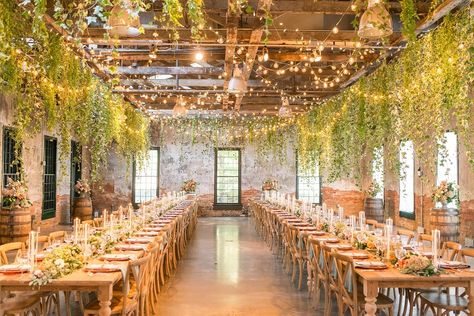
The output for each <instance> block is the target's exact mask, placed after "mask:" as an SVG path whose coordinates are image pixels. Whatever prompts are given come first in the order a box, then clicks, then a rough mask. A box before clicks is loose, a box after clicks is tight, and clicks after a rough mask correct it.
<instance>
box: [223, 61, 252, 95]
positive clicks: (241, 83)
mask: <svg viewBox="0 0 474 316" xmlns="http://www.w3.org/2000/svg"><path fill="white" fill-rule="evenodd" d="M227 91H228V92H229V93H234V94H243V93H245V92H247V85H246V84H245V80H244V78H242V70H241V69H240V68H239V65H235V68H234V73H233V74H232V78H230V80H229V86H228V88H227Z"/></svg>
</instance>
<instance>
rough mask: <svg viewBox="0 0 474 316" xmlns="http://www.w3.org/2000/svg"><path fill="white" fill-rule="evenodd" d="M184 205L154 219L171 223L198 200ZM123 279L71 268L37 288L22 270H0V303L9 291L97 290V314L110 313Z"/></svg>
mask: <svg viewBox="0 0 474 316" xmlns="http://www.w3.org/2000/svg"><path fill="white" fill-rule="evenodd" d="M185 203H187V204H186V205H185V206H184V207H183V206H182V205H176V206H175V207H173V208H172V209H170V210H169V211H168V212H167V213H166V214H164V215H162V216H161V217H160V218H159V219H157V220H155V221H154V222H155V223H165V222H166V223H171V222H173V221H174V220H177V218H178V217H181V216H182V215H183V214H184V213H185V212H194V213H195V212H197V204H196V202H195V201H187V202H185ZM148 239H150V242H149V243H148V244H142V245H144V246H145V245H146V246H147V248H148V245H149V244H150V243H151V242H153V238H148ZM112 253H120V254H129V255H133V256H135V257H136V258H139V257H142V256H143V255H144V254H145V251H144V249H143V250H136V251H135V250H126V251H120V250H113V251H112ZM90 263H104V261H101V260H99V259H92V260H90V261H89V262H88V264H90ZM113 264H114V265H116V266H120V267H122V268H123V267H125V266H126V265H128V261H114V262H113ZM121 280H122V272H121V271H117V272H102V273H101V272H94V273H91V272H88V271H85V270H84V268H81V269H78V270H76V271H74V272H72V273H71V274H69V275H66V276H63V277H61V278H59V279H54V280H52V281H51V283H49V284H46V285H43V286H41V287H39V288H32V287H31V286H30V285H29V283H30V281H31V274H30V273H29V272H28V273H22V274H2V273H0V303H2V302H3V300H4V299H5V296H6V294H7V293H8V292H10V291H25V292H28V291H30V292H31V291H41V292H51V291H62V292H64V293H67V292H70V291H79V292H81V291H83V292H96V293H97V299H98V301H99V304H100V310H99V315H100V316H109V315H111V313H112V310H111V308H110V305H111V300H112V297H113V287H114V285H115V284H116V283H117V282H120V281H121ZM66 313H67V315H68V316H69V315H71V311H70V308H69V304H68V303H67V302H66Z"/></svg>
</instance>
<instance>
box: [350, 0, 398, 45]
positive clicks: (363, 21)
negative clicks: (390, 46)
mask: <svg viewBox="0 0 474 316" xmlns="http://www.w3.org/2000/svg"><path fill="white" fill-rule="evenodd" d="M380 1H381V0H369V5H368V7H367V10H366V11H365V12H364V14H362V17H361V18H360V23H359V31H358V32H357V34H358V35H359V36H360V37H361V38H366V39H371V40H374V39H380V38H384V37H387V36H389V35H391V34H392V33H393V26H392V17H391V16H390V13H388V11H387V9H386V8H385V6H384V4H383V3H382V2H380Z"/></svg>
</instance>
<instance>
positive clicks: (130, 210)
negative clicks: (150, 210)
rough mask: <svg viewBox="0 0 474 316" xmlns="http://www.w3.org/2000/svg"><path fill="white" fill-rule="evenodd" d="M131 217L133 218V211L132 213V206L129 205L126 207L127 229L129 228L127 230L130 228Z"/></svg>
mask: <svg viewBox="0 0 474 316" xmlns="http://www.w3.org/2000/svg"><path fill="white" fill-rule="evenodd" d="M132 216H133V211H132V206H131V205H130V206H129V207H128V227H129V229H131V228H132Z"/></svg>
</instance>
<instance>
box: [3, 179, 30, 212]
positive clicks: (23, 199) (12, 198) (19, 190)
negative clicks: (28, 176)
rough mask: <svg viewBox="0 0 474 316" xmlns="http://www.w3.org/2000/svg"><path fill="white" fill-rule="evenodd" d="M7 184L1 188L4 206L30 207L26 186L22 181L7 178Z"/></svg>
mask: <svg viewBox="0 0 474 316" xmlns="http://www.w3.org/2000/svg"><path fill="white" fill-rule="evenodd" d="M7 181H8V182H7V186H6V188H5V189H3V190H2V195H3V206H4V207H23V208H27V207H30V206H31V205H32V204H31V201H30V200H29V199H28V187H27V186H26V184H25V183H24V182H23V181H15V180H13V179H12V178H8V180H7Z"/></svg>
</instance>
